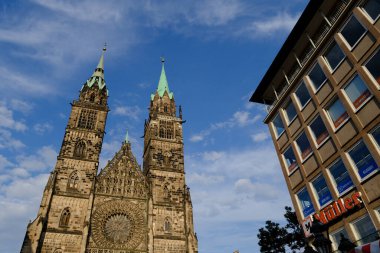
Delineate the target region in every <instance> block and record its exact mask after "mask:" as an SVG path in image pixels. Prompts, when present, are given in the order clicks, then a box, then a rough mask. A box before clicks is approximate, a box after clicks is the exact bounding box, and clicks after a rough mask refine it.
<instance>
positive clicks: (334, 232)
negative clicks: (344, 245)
mask: <svg viewBox="0 0 380 253" xmlns="http://www.w3.org/2000/svg"><path fill="white" fill-rule="evenodd" d="M343 230H345V231H346V234H347V237H346V236H345V237H346V238H347V239H349V238H348V236H349V234H348V232H347V229H346V228H345V226H344V225H343V227H340V228H338V229H336V230H334V231H333V232H331V233H330V241H331V242H332V243H331V246H332V248H333V250H335V251H336V250H338V247H339V244H340V241H339V242H338V241H336V247H335V243H334V241H335V240H332V238H333V236H334V235H336V234H338V236H339V235H340V234H341V233H342V231H343Z"/></svg>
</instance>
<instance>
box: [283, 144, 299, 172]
mask: <svg viewBox="0 0 380 253" xmlns="http://www.w3.org/2000/svg"><path fill="white" fill-rule="evenodd" d="M284 157H285V162H286V165H287V166H288V171H289V173H291V172H292V171H293V170H294V169H295V168H296V167H297V161H296V156H295V155H294V152H293V149H292V147H289V148H288V149H287V150H286V151H285V152H284Z"/></svg>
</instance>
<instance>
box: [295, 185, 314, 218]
mask: <svg viewBox="0 0 380 253" xmlns="http://www.w3.org/2000/svg"><path fill="white" fill-rule="evenodd" d="M297 196H298V200H299V202H300V204H301V208H302V211H303V215H304V217H307V216H309V215H310V214H312V213H313V212H314V207H313V204H312V203H311V199H310V195H309V193H308V192H307V190H306V188H304V189H302V190H301V191H300V192H299V193H298V194H297Z"/></svg>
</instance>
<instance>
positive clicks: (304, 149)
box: [296, 133, 312, 159]
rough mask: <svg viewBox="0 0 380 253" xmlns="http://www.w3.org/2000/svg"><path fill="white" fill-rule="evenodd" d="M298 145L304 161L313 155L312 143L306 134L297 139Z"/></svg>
mask: <svg viewBox="0 0 380 253" xmlns="http://www.w3.org/2000/svg"><path fill="white" fill-rule="evenodd" d="M296 142H297V145H298V147H299V149H300V151H301V157H302V159H305V158H306V157H307V156H308V155H309V154H310V153H311V151H312V150H311V147H310V142H309V140H308V139H307V137H306V134H305V133H302V134H301V135H300V137H298V139H297V141H296Z"/></svg>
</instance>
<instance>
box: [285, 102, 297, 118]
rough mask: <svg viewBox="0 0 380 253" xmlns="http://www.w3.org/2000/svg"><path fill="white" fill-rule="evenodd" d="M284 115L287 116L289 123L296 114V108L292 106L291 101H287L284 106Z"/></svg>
mask: <svg viewBox="0 0 380 253" xmlns="http://www.w3.org/2000/svg"><path fill="white" fill-rule="evenodd" d="M285 112H286V116H287V117H288V123H290V122H291V121H292V120H293V119H294V118H295V117H296V116H297V112H296V108H295V107H294V104H293V103H292V101H289V103H288V104H287V105H286V107H285Z"/></svg>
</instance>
